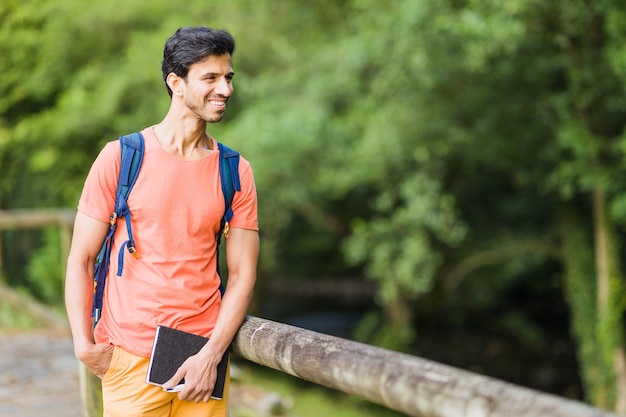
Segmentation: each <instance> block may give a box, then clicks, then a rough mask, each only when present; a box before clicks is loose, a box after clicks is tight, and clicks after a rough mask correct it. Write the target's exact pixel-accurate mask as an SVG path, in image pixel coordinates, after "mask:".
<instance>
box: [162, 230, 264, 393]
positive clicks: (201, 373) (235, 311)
mask: <svg viewBox="0 0 626 417" xmlns="http://www.w3.org/2000/svg"><path fill="white" fill-rule="evenodd" d="M258 257H259V233H258V232H257V231H256V230H248V229H240V228H232V229H230V232H229V236H228V238H227V239H226V263H227V267H228V284H227V287H226V292H225V293H224V298H223V299H222V303H221V306H220V311H219V316H218V318H217V322H216V323H215V327H214V328H213V333H212V335H211V338H210V340H209V341H208V342H207V343H206V345H204V347H203V348H202V349H201V350H200V352H199V353H198V354H197V355H195V356H193V357H192V358H190V359H189V360H187V361H186V362H185V363H184V364H183V365H182V366H181V367H180V368H179V370H178V372H176V375H174V377H172V379H170V380H169V381H168V382H167V383H166V384H164V385H163V386H164V387H172V386H174V385H176V383H177V381H180V380H181V379H182V378H185V387H184V389H183V390H182V391H181V392H180V393H179V395H178V396H179V398H180V399H181V400H189V401H194V402H200V401H205V402H206V401H208V400H209V398H210V397H211V394H212V392H213V387H214V385H215V380H216V377H217V364H218V363H219V362H220V360H221V359H222V356H223V355H224V352H226V350H227V349H228V346H230V344H231V342H232V340H233V338H234V337H235V334H236V333H237V331H238V330H239V327H240V326H241V323H242V322H243V320H244V318H245V317H246V313H247V311H248V305H249V304H250V301H251V299H252V295H253V293H254V284H255V281H256V269H257V262H258Z"/></svg>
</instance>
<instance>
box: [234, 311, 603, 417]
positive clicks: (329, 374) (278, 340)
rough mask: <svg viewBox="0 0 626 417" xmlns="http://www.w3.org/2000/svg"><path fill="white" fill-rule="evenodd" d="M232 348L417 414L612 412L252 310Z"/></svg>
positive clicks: (534, 416)
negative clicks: (272, 318) (267, 317)
mask: <svg viewBox="0 0 626 417" xmlns="http://www.w3.org/2000/svg"><path fill="white" fill-rule="evenodd" d="M233 353H234V354H235V355H238V356H240V357H242V358H244V359H247V360H250V361H252V362H255V363H258V364H261V365H264V366H267V367H269V368H272V369H276V370H279V371H282V372H285V373H287V374H289V375H293V376H295V377H298V378H300V379H303V380H306V381H310V382H314V383H317V384H320V385H323V386H326V387H329V388H332V389H335V390H339V391H342V392H345V393H348V394H354V395H357V396H360V397H362V398H365V399H367V400H369V401H372V402H374V403H377V404H380V405H383V406H385V407H388V408H390V409H393V410H397V411H400V412H403V413H406V414H407V415H410V416H416V417H418V416H419V417H465V416H472V417H548V416H560V417H608V416H615V415H614V414H611V413H608V412H605V411H602V410H599V409H597V408H593V407H590V406H588V405H585V404H582V403H580V402H577V401H573V400H568V399H565V398H560V397H557V396H554V395H549V394H544V393H541V392H538V391H535V390H531V389H528V388H522V387H519V386H516V385H513V384H509V383H506V382H502V381H498V380H496V379H493V378H489V377H486V376H482V375H479V374H474V373H471V372H468V371H463V370H460V369H456V368H453V367H451V366H446V365H442V364H439V363H436V362H432V361H428V360H425V359H422V358H418V357H415V356H410V355H406V354H401V353H397V352H393V351H389V350H385V349H381V348H376V347H373V346H369V345H365V344H362V343H357V342H353V341H349V340H345V339H341V338H338V337H333V336H329V335H324V334H320V333H316V332H312V331H308V330H304V329H300V328H297V327H293V326H288V325H285V324H280V323H276V322H273V321H270V320H264V319H260V318H256V317H251V316H249V317H247V318H246V320H245V322H244V323H243V325H242V326H241V329H240V330H239V333H238V334H237V336H236V337H235V340H234V341H233Z"/></svg>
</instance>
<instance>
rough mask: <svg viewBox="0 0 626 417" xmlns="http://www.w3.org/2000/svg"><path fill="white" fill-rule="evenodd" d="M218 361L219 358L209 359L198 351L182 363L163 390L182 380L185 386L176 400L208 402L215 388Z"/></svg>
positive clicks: (202, 352)
mask: <svg viewBox="0 0 626 417" xmlns="http://www.w3.org/2000/svg"><path fill="white" fill-rule="evenodd" d="M220 360H221V358H219V357H217V358H216V357H213V358H211V357H209V356H208V355H207V354H206V353H205V352H204V351H200V352H198V354H196V355H193V356H191V357H189V358H188V359H187V360H186V361H185V362H183V364H182V365H181V366H180V368H178V371H176V373H175V374H174V376H173V377H172V378H171V379H170V380H169V381H167V382H166V383H165V384H163V388H172V387H174V386H175V385H177V384H178V383H179V382H180V380H181V379H183V378H184V379H185V384H184V386H183V389H182V391H180V392H179V393H178V398H179V399H180V400H183V401H193V402H196V403H199V402H208V401H209V399H211V394H212V393H213V388H214V387H215V380H216V379H217V364H218V363H219V361H220Z"/></svg>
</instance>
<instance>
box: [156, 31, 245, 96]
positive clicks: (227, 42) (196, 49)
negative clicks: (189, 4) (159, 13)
mask: <svg viewBox="0 0 626 417" xmlns="http://www.w3.org/2000/svg"><path fill="white" fill-rule="evenodd" d="M233 52H235V40H234V39H233V37H232V36H231V35H230V34H229V33H228V32H226V31H225V30H219V29H211V28H208V27H205V26H193V27H181V28H179V29H178V30H177V31H176V33H174V34H173V35H172V36H171V37H170V38H169V39H168V40H167V42H166V43H165V48H164V49H163V63H162V64H161V70H162V71H163V81H165V87H166V88H167V92H168V94H169V95H170V97H172V90H171V89H170V87H169V86H168V85H167V76H168V75H169V74H170V73H172V72H173V73H174V74H176V75H178V76H179V77H181V78H185V77H187V74H188V73H189V67H190V66H191V65H193V64H195V63H196V62H200V61H202V60H203V59H204V58H206V57H207V56H210V55H218V56H219V55H224V54H229V55H230V56H232V55H233Z"/></svg>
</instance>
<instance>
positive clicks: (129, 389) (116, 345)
mask: <svg viewBox="0 0 626 417" xmlns="http://www.w3.org/2000/svg"><path fill="white" fill-rule="evenodd" d="M233 51H234V41H233V39H232V37H231V36H230V35H229V34H228V33H227V32H224V31H219V30H213V29H209V28H206V27H187V28H180V29H179V30H178V31H177V32H176V33H175V34H174V35H173V36H172V37H171V38H170V39H168V41H167V43H166V45H165V49H164V55H163V65H162V70H163V78H164V81H165V84H166V87H167V90H168V93H169V95H170V97H171V105H170V108H169V111H168V113H167V114H166V116H165V118H164V119H163V120H162V121H161V122H160V123H158V124H156V125H154V126H151V127H149V128H146V129H144V130H143V131H142V134H143V136H144V138H145V154H144V159H143V164H142V166H141V170H140V172H139V176H138V178H137V182H136V184H135V186H134V188H133V190H132V192H131V194H130V197H129V199H128V205H129V207H130V210H131V215H132V221H131V223H132V231H133V237H134V239H135V245H136V250H137V252H138V253H139V259H135V257H133V256H131V255H130V254H129V253H128V251H126V250H124V251H123V253H124V258H125V259H124V264H123V265H124V268H123V274H122V276H116V270H117V264H118V259H117V258H118V252H119V250H120V247H121V246H123V242H125V241H126V240H127V238H128V234H127V230H126V227H124V225H123V224H121V223H124V219H118V226H117V230H116V233H115V236H114V246H113V249H112V252H111V253H112V254H113V256H111V265H110V268H109V275H108V278H107V284H106V287H105V296H104V305H103V312H102V318H101V319H100V321H99V322H98V324H97V326H96V327H95V329H93V336H92V321H91V309H92V302H93V271H94V261H95V259H96V257H97V254H98V252H99V250H100V247H101V245H102V243H103V241H104V238H105V236H106V234H107V232H108V229H109V216H110V214H111V213H112V211H113V207H114V202H115V189H116V185H117V175H118V171H119V167H120V146H119V142H118V141H113V142H110V143H108V144H107V145H106V146H105V147H104V149H103V150H102V151H101V153H100V155H99V156H98V158H97V159H96V161H95V162H94V164H93V166H92V167H91V170H90V173H89V175H88V177H87V179H86V181H85V186H84V189H83V192H82V194H81V198H80V201H79V204H78V213H77V215H76V221H75V225H74V235H73V240H72V247H71V250H70V254H69V257H68V267H67V278H66V290H65V301H66V307H67V312H68V317H69V321H70V326H71V329H72V336H73V340H74V351H75V354H76V356H77V358H78V359H79V360H81V361H82V362H83V363H84V364H85V365H86V366H87V367H88V368H89V369H90V370H91V371H92V372H93V373H94V374H95V375H97V376H98V377H100V378H102V391H103V402H104V415H105V416H108V417H117V416H120V417H121V416H124V417H134V416H155V417H157V416H158V417H161V416H183V415H184V416H194V417H195V416H211V417H214V416H224V417H225V416H226V408H227V403H228V381H227V384H226V388H225V392H224V399H223V400H213V399H211V400H210V396H211V393H212V389H213V386H214V384H215V380H216V366H217V364H218V363H219V362H220V360H221V358H222V356H223V354H224V352H225V351H226V349H227V348H228V346H229V345H230V343H231V341H232V339H233V337H234V336H235V333H236V332H237V329H238V328H239V326H240V325H241V323H242V321H243V319H244V317H245V314H246V310H247V307H248V304H249V302H250V299H251V297H252V293H253V287H254V282H255V279H256V265H257V258H258V252H259V237H258V221H257V200H256V189H255V184H254V178H253V174H252V171H251V168H250V164H249V163H248V161H247V160H245V159H244V158H243V157H242V158H241V160H240V163H239V175H240V181H241V191H239V192H236V193H235V196H234V199H233V203H232V209H233V212H234V216H233V218H232V220H231V221H230V231H229V235H228V238H227V239H226V264H227V267H228V272H229V274H228V285H227V288H226V292H225V293H224V296H223V297H221V294H220V291H219V289H218V287H219V283H220V278H219V276H218V274H217V272H216V266H217V262H218V260H217V256H216V235H217V234H218V232H219V228H220V220H221V218H222V216H223V213H224V197H223V193H222V190H221V186H220V179H219V167H218V166H219V150H218V148H217V143H216V141H215V139H213V138H212V137H211V136H210V135H209V134H207V133H206V125H207V123H215V122H219V121H220V120H221V119H222V116H223V114H224V111H225V110H226V106H227V103H228V100H229V98H230V97H231V95H232V93H233V85H232V78H233V75H234V72H233V66H232V54H233ZM157 325H165V326H168V327H174V328H177V329H180V330H184V331H187V332H190V333H195V334H199V335H202V336H207V337H210V340H209V341H208V342H207V343H206V345H205V346H204V347H203V348H202V350H201V351H200V352H199V353H198V354H197V355H194V356H192V357H191V358H189V359H188V360H187V361H186V362H185V363H184V364H183V365H182V366H181V367H180V368H179V370H178V372H177V373H176V375H175V376H174V377H173V378H172V379H171V380H170V381H168V382H167V383H166V384H164V387H173V386H174V385H176V384H177V382H178V381H180V380H181V379H182V378H184V379H185V384H184V388H183V390H182V391H181V392H179V393H169V392H165V391H164V390H163V389H162V388H161V387H158V386H154V385H149V384H146V383H145V382H144V381H145V379H146V372H147V367H148V362H149V359H148V358H149V355H150V352H151V348H152V341H153V338H154V333H155V328H156V326H157Z"/></svg>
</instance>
